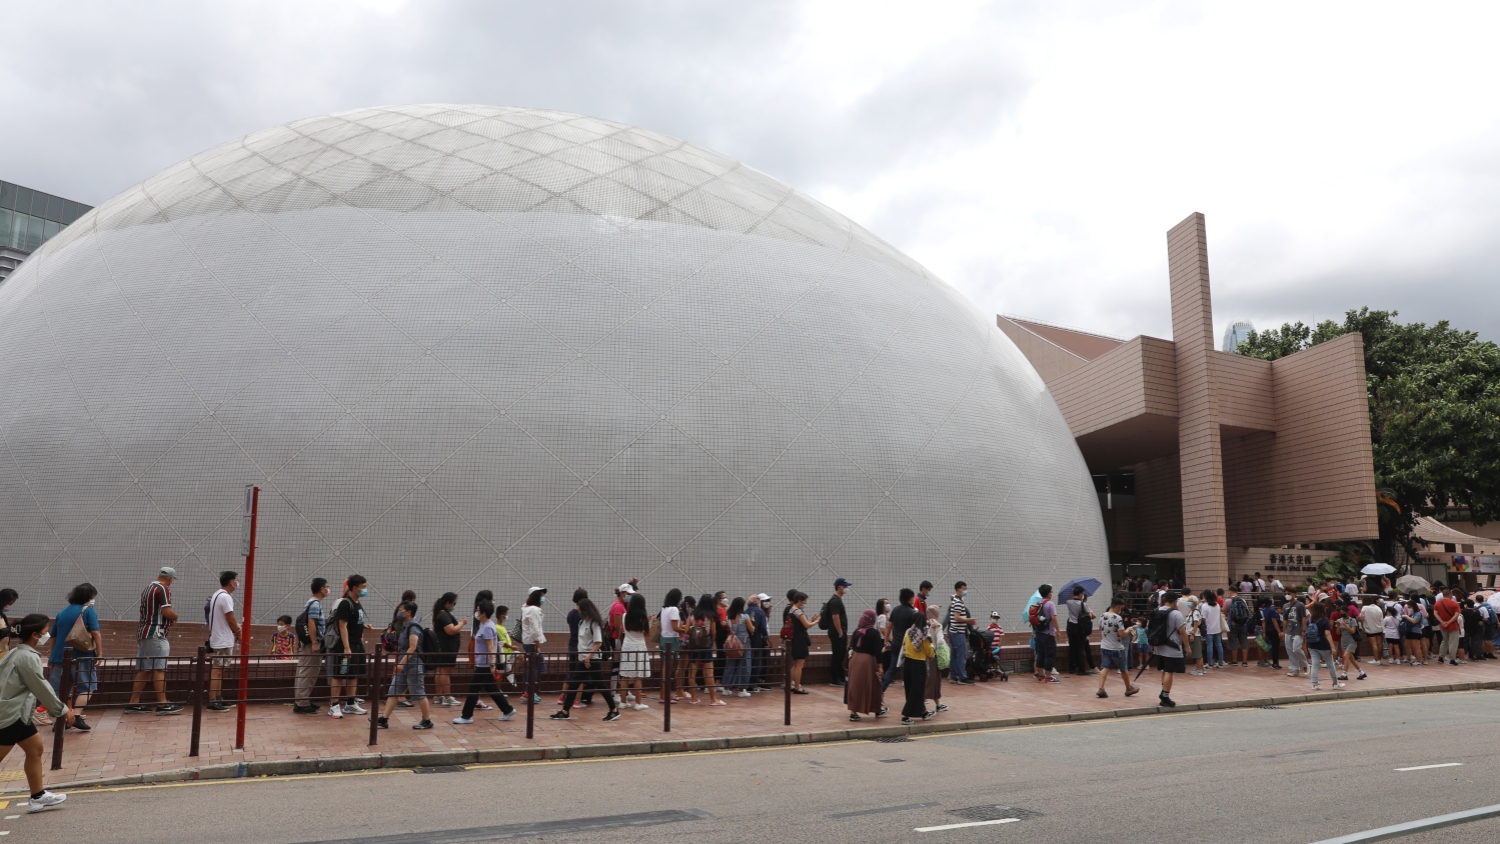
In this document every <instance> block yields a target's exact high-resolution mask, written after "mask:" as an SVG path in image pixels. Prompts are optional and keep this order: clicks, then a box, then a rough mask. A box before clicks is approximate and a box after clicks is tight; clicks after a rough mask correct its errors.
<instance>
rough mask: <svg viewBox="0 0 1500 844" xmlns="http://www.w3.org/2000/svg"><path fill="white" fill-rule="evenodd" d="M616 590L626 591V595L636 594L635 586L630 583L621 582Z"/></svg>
mask: <svg viewBox="0 0 1500 844" xmlns="http://www.w3.org/2000/svg"><path fill="white" fill-rule="evenodd" d="M615 591H616V592H624V593H625V594H626V595H634V594H635V587H634V586H631V585H630V584H629V583H621V584H620V588H619V589H616V590H615Z"/></svg>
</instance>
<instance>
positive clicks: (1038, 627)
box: [1026, 601, 1047, 633]
mask: <svg viewBox="0 0 1500 844" xmlns="http://www.w3.org/2000/svg"><path fill="white" fill-rule="evenodd" d="M1042 603H1043V602H1042V601H1037V602H1036V603H1034V604H1032V605H1031V608H1030V609H1028V610H1026V620H1027V621H1029V622H1030V623H1031V628H1032V629H1033V630H1035V631H1036V632H1038V633H1041V632H1043V631H1044V630H1046V629H1047V616H1046V615H1044V614H1043V611H1042Z"/></svg>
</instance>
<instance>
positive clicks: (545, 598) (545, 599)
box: [537, 595, 547, 604]
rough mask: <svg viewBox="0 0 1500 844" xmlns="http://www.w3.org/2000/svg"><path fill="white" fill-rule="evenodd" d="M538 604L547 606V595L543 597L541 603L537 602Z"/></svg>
mask: <svg viewBox="0 0 1500 844" xmlns="http://www.w3.org/2000/svg"><path fill="white" fill-rule="evenodd" d="M537 603H538V604H545V603H547V596H546V595H543V596H542V599H541V600H540V601H538V602H537Z"/></svg>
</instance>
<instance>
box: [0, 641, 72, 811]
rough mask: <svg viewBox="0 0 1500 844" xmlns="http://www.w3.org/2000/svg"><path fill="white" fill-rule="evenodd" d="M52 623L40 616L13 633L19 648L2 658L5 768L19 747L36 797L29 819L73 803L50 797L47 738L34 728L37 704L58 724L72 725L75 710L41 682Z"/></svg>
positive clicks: (0, 727) (0, 721) (1, 754)
mask: <svg viewBox="0 0 1500 844" xmlns="http://www.w3.org/2000/svg"><path fill="white" fill-rule="evenodd" d="M47 623H48V618H47V616H45V615H42V614H41V613H32V614H31V615H28V616H26V617H25V618H23V619H21V623H20V624H18V625H16V629H15V631H14V632H15V633H16V634H17V638H18V639H19V640H20V641H19V643H18V644H16V645H15V647H13V648H11V650H10V651H8V652H7V653H6V654H5V656H4V657H3V658H0V762H3V761H5V757H7V756H9V755H10V751H11V748H13V747H15V746H16V745H18V744H19V745H20V746H21V750H22V752H24V753H25V754H26V762H25V765H24V768H25V771H26V784H27V785H28V786H29V788H28V791H29V792H30V794H31V800H30V801H28V802H27V804H26V811H27V812H28V813H31V812H41V811H44V810H46V809H50V808H52V807H53V806H56V805H57V804H59V803H61V802H63V801H64V800H66V799H68V798H67V796H66V795H63V794H53V793H52V792H50V791H48V790H47V788H46V785H45V784H44V782H43V779H42V737H41V736H40V735H38V734H37V730H36V725H35V724H34V723H33V720H34V717H35V715H36V709H37V706H38V704H40V705H41V706H42V707H43V708H45V709H46V710H47V712H48V713H49V714H50V715H52V716H53V717H54V718H63V719H64V720H65V722H66V723H68V724H71V723H73V710H72V709H69V708H68V706H67V704H65V703H63V702H62V701H61V700H59V699H58V697H57V694H56V693H55V692H53V691H52V687H51V686H50V685H48V684H47V681H46V679H44V678H43V677H42V655H41V654H40V653H38V651H39V649H41V648H43V647H46V645H47V639H48V638H50V637H49V636H48V635H47ZM7 626H9V625H7Z"/></svg>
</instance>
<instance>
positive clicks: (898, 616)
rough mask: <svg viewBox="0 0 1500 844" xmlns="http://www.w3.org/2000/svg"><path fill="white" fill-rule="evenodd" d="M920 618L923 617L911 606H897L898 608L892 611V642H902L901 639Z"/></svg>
mask: <svg viewBox="0 0 1500 844" xmlns="http://www.w3.org/2000/svg"><path fill="white" fill-rule="evenodd" d="M919 618H921V616H919V615H917V611H916V610H914V609H912V608H911V607H910V606H908V605H906V604H897V605H896V608H895V609H893V610H891V641H892V642H899V641H901V637H902V636H905V635H906V631H908V630H910V629H911V626H912V624H913V623H915V622H916V620H917V619H919Z"/></svg>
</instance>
